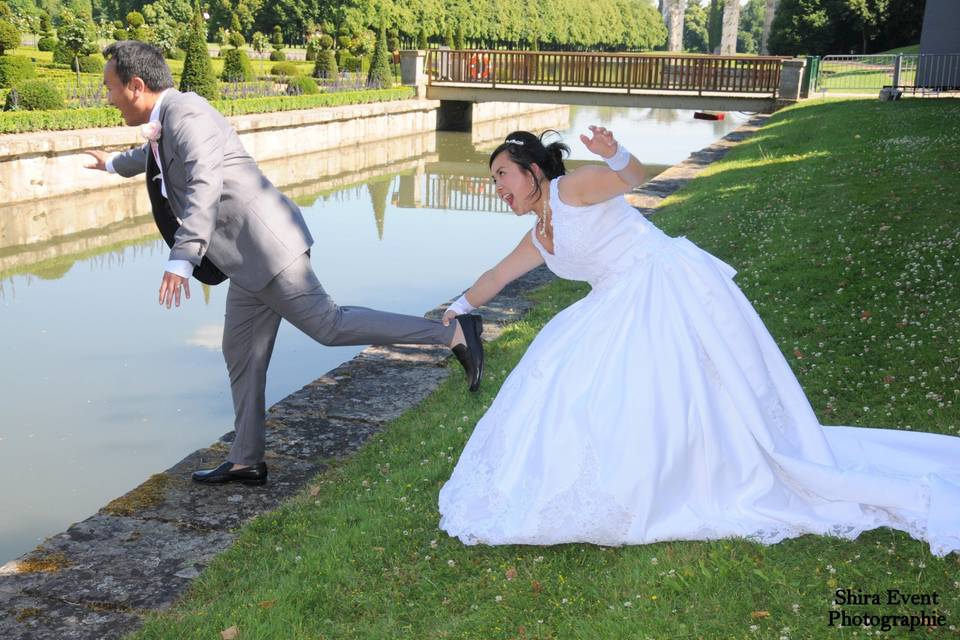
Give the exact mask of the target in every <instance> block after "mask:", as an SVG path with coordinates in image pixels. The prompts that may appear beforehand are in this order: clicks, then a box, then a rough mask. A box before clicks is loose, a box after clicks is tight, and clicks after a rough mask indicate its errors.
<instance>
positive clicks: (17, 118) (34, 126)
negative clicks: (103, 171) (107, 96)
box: [0, 107, 123, 133]
mask: <svg viewBox="0 0 960 640" xmlns="http://www.w3.org/2000/svg"><path fill="white" fill-rule="evenodd" d="M122 124H123V118H121V117H120V112H119V111H117V110H116V109H114V108H113V107H98V108H95V109H57V110H56V111H10V112H5V113H0V133H26V132H29V131H63V130H66V129H88V128H91V127H119V126H121V125H122Z"/></svg>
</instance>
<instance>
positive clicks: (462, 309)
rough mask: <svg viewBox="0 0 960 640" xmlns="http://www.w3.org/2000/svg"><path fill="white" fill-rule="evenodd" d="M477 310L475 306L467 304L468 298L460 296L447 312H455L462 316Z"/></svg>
mask: <svg viewBox="0 0 960 640" xmlns="http://www.w3.org/2000/svg"><path fill="white" fill-rule="evenodd" d="M474 309H476V307H475V306H473V305H472V304H470V303H469V302H467V296H465V295H464V296H460V297H459V298H457V299H456V300H455V301H454V302H453V303H452V304H451V305H450V306H449V307H447V311H453V312H454V313H455V314H457V315H458V316H462V315H463V314H465V313H470V312H471V311H473V310H474Z"/></svg>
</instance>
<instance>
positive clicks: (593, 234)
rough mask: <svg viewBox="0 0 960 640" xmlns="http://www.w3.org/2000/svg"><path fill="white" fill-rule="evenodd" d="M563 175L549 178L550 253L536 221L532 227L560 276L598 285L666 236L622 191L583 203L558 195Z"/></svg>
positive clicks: (647, 253) (648, 252)
mask: <svg viewBox="0 0 960 640" xmlns="http://www.w3.org/2000/svg"><path fill="white" fill-rule="evenodd" d="M561 180H563V177H560V178H554V179H553V180H551V181H550V210H551V212H552V217H551V221H552V223H553V249H554V253H553V254H551V253H549V252H547V250H546V249H545V248H544V247H543V245H542V244H541V243H540V240H539V238H537V234H536V227H534V229H531V231H530V234H531V236H532V238H533V244H534V246H536V247H537V249H538V250H539V251H540V253H541V254H542V255H543V257H544V259H545V261H546V264H547V267H548V268H549V269H550V270H551V271H553V272H554V273H555V274H557V275H558V276H560V277H561V278H565V279H567V280H583V281H586V282H589V283H590V284H591V286H593V287H594V288H596V287H598V286H600V285H602V284H604V283H605V282H607V281H609V280H610V279H611V276H615V275H617V274H620V273H623V272H624V271H626V270H629V269H630V267H631V266H632V265H634V264H635V263H636V262H637V261H638V260H642V259H644V258H647V257H650V256H652V255H653V254H654V253H655V252H656V251H657V250H658V249H660V248H662V246H663V243H664V241H667V240H669V238H667V237H666V236H665V235H664V234H663V233H662V232H661V231H660V230H659V229H657V228H656V227H655V226H654V225H653V223H651V222H650V221H648V220H647V219H646V218H644V217H643V215H642V214H641V213H640V212H639V211H637V210H636V209H634V208H633V207H631V206H630V205H629V204H627V201H626V200H625V199H624V198H623V196H617V197H616V198H612V199H610V200H606V201H604V202H600V203H597V204H594V205H588V206H584V207H576V206H572V205H568V204H566V203H565V202H563V201H562V200H561V199H560V191H559V183H560V181H561Z"/></svg>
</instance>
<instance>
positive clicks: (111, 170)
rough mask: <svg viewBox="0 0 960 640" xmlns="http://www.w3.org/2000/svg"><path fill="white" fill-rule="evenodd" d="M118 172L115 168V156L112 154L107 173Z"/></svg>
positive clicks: (108, 161)
mask: <svg viewBox="0 0 960 640" xmlns="http://www.w3.org/2000/svg"><path fill="white" fill-rule="evenodd" d="M116 172H117V170H116V169H114V168H113V157H112V156H111V157H110V159H109V160H107V173H116Z"/></svg>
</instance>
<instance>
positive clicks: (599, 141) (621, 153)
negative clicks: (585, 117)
mask: <svg viewBox="0 0 960 640" xmlns="http://www.w3.org/2000/svg"><path fill="white" fill-rule="evenodd" d="M590 134H591V135H590V137H589V138H588V137H587V136H585V135H582V134H581V135H580V141H581V142H583V145H584V146H585V147H586V148H587V150H588V151H590V152H591V153H595V154H597V155H598V156H600V157H601V158H603V161H604V162H606V163H607V166H609V167H610V168H611V169H613V170H614V171H622V170H623V169H624V168H626V166H627V164H629V162H630V152H629V151H627V150H626V149H625V148H624V147H623V146H622V145H621V144H620V143H619V142H617V141H616V140H615V139H614V137H613V132H612V131H609V130H608V129H606V128H605V127H598V126H596V125H590Z"/></svg>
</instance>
